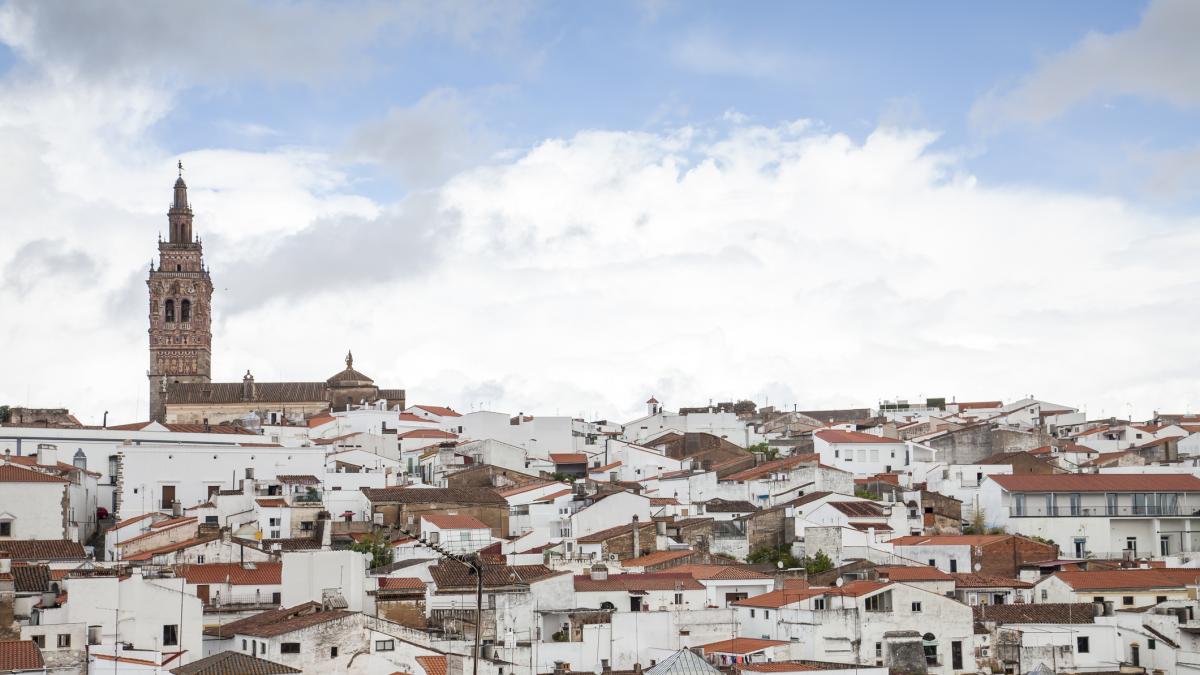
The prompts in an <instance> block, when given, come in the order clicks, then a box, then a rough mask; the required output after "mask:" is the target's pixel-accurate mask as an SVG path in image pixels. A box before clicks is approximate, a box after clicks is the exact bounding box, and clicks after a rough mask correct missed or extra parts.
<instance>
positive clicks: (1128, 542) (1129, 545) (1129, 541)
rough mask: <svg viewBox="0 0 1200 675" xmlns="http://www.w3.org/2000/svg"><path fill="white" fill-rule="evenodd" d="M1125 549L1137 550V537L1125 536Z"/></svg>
mask: <svg viewBox="0 0 1200 675" xmlns="http://www.w3.org/2000/svg"><path fill="white" fill-rule="evenodd" d="M1125 550H1126V551H1136V550H1137V537H1125Z"/></svg>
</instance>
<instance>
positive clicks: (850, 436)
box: [815, 429, 904, 445]
mask: <svg viewBox="0 0 1200 675" xmlns="http://www.w3.org/2000/svg"><path fill="white" fill-rule="evenodd" d="M815 435H816V437H817V438H819V439H821V440H823V441H825V442H826V443H891V444H896V445H904V441H902V440H900V439H898V438H884V437H883V436H876V435H874V434H864V433H861V432H858V431H842V430H840V429H825V430H823V431H818V432H815Z"/></svg>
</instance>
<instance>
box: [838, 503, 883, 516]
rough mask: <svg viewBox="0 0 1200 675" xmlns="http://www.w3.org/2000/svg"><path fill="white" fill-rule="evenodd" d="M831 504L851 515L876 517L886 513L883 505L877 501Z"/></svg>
mask: <svg viewBox="0 0 1200 675" xmlns="http://www.w3.org/2000/svg"><path fill="white" fill-rule="evenodd" d="M829 506H830V507H832V508H834V509H836V510H838V511H841V512H842V513H844V514H846V515H847V516H851V517H874V518H878V517H881V516H883V515H884V512H883V507H882V506H880V505H879V504H876V503H875V502H829Z"/></svg>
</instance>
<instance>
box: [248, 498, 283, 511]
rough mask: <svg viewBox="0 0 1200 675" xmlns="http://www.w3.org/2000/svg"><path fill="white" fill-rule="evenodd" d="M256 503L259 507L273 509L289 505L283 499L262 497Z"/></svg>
mask: <svg viewBox="0 0 1200 675" xmlns="http://www.w3.org/2000/svg"><path fill="white" fill-rule="evenodd" d="M254 502H255V503H256V504H258V505H259V506H262V507H265V508H271V509H274V508H279V507H283V506H287V505H288V503H287V500H286V499H284V498H283V497H260V498H258V499H255V500H254Z"/></svg>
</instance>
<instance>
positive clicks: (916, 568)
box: [875, 565, 954, 581]
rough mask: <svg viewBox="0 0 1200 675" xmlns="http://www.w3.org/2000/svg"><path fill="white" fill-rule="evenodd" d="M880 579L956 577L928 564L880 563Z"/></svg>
mask: <svg viewBox="0 0 1200 675" xmlns="http://www.w3.org/2000/svg"><path fill="white" fill-rule="evenodd" d="M875 572H876V573H878V574H879V578H880V579H887V580H888V581H953V580H954V577H952V576H950V575H949V574H946V573H945V572H943V571H941V570H939V569H938V568H936V567H929V566H928V565H913V566H911V567H910V566H906V565H880V566H878V567H876V568H875Z"/></svg>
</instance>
